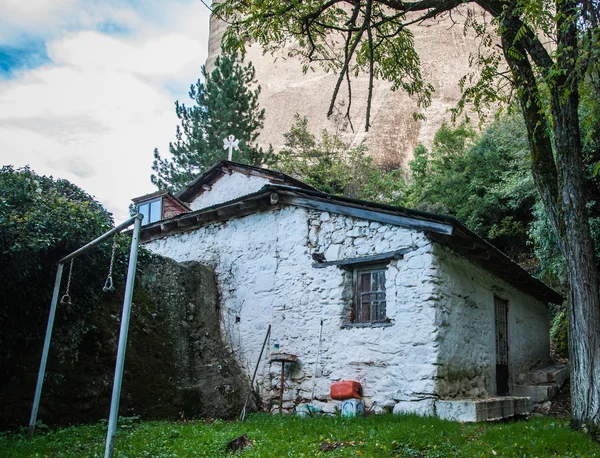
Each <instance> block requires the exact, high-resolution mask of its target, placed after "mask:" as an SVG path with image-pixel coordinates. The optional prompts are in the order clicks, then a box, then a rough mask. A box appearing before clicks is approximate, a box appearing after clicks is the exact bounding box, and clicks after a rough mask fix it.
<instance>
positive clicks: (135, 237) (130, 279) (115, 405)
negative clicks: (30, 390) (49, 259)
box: [27, 213, 144, 458]
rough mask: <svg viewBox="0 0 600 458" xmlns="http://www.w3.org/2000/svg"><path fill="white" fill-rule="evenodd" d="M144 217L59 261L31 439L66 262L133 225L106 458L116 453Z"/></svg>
mask: <svg viewBox="0 0 600 458" xmlns="http://www.w3.org/2000/svg"><path fill="white" fill-rule="evenodd" d="M143 218H144V216H143V215H141V214H139V213H138V214H137V215H135V216H133V217H132V218H130V219H128V220H127V221H125V222H124V223H121V224H119V225H118V226H116V227H115V228H113V229H111V230H110V231H107V232H105V233H104V234H102V235H101V236H100V237H97V238H96V239H94V240H92V241H91V242H89V243H88V244H86V245H84V246H82V247H81V248H79V249H78V250H75V251H74V252H72V253H71V254H69V255H67V256H65V257H64V258H62V259H61V260H60V261H58V267H57V269H56V279H55V281H54V291H53V292H52V301H51V303H50V313H49V316H48V325H47V327H46V337H45V339H44V347H43V350H42V358H41V361H40V370H39V373H38V379H37V385H36V388H35V395H34V398H33V407H32V408H31V417H30V420H29V428H28V430H27V438H28V439H30V438H31V437H32V436H33V434H34V432H35V424H36V422H37V414H38V408H39V405H40V398H41V395H42V386H43V384H44V376H45V375H46V363H47V362H48V353H49V350H50V342H51V340H52V329H53V327H54V317H55V315H56V308H57V305H58V296H59V293H60V285H61V280H62V273H63V268H64V265H65V263H67V262H68V261H71V260H72V259H75V258H76V257H78V256H80V255H82V254H84V253H86V252H87V251H89V250H90V249H92V248H93V247H95V246H96V245H98V244H99V243H101V242H102V241H104V240H106V239H107V238H109V237H110V236H111V235H113V234H114V235H115V236H116V235H117V234H119V233H120V232H121V231H123V230H124V229H127V228H128V227H129V226H131V225H132V224H133V225H134V227H133V234H132V238H131V251H130V252H129V265H128V267H127V282H126V284H125V295H124V298H123V314H122V317H121V330H120V333H119V346H118V350H117V362H116V364H115V377H114V382H113V391H112V399H111V404H110V416H109V420H108V432H107V434H106V447H105V450H104V457H105V458H111V457H112V456H113V451H114V437H115V432H116V429H117V418H118V416H119V402H120V398H121V383H122V381H123V367H124V365H125V350H126V348H127V335H128V333H129V317H130V315H131V300H132V298H133V288H134V283H135V271H136V268H137V257H138V247H139V239H140V228H141V226H142V219H143Z"/></svg>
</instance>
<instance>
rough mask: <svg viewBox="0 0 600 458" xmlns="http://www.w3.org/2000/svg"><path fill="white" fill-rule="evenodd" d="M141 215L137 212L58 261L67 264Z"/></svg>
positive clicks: (129, 224)
mask: <svg viewBox="0 0 600 458" xmlns="http://www.w3.org/2000/svg"><path fill="white" fill-rule="evenodd" d="M139 217H140V215H139V214H137V215H135V216H133V217H131V218H129V219H128V220H127V221H125V222H124V223H121V224H119V225H118V226H116V227H115V228H114V229H111V230H110V231H108V232H105V233H104V234H102V235H101V236H100V237H98V238H95V239H94V240H92V241H91V242H90V243H88V244H86V245H84V246H82V247H81V248H79V249H78V250H76V251H73V253H71V254H69V255H67V256H65V257H64V258H62V259H61V260H60V261H58V262H59V263H60V264H65V263H66V262H67V261H70V260H71V259H73V258H76V257H77V256H79V255H80V254H83V253H85V252H86V251H89V250H90V249H91V248H93V247H94V246H96V245H98V244H99V243H100V242H102V241H103V240H106V239H107V238H109V237H110V236H111V235H113V234H115V233H119V232H121V231H122V230H123V229H125V228H127V227H129V226H131V224H132V223H133V222H134V221H135V219H136V218H139Z"/></svg>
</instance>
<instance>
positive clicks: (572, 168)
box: [553, 94, 600, 429]
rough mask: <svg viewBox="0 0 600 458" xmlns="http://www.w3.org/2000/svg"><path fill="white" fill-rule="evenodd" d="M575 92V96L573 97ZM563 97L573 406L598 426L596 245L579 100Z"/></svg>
mask: <svg viewBox="0 0 600 458" xmlns="http://www.w3.org/2000/svg"><path fill="white" fill-rule="evenodd" d="M574 98H576V94H574V95H573V99H574ZM566 99H567V100H562V103H561V105H562V109H561V113H560V115H559V116H555V126H554V129H553V131H554V138H555V145H556V161H557V164H558V170H559V177H558V178H559V182H558V185H559V189H560V196H559V198H560V206H561V207H562V208H561V218H560V219H561V222H562V223H563V225H564V226H563V229H564V231H563V233H564V236H563V254H564V256H565V260H566V264H567V272H568V277H569V344H570V350H569V356H570V363H571V411H572V414H573V420H574V422H575V423H576V424H578V425H588V426H591V427H593V428H594V429H597V428H599V427H600V296H599V294H598V272H597V268H596V259H595V253H594V245H593V241H592V238H591V235H590V228H589V224H588V214H587V209H586V205H585V197H584V193H583V186H584V172H583V169H584V167H583V160H582V155H581V142H580V138H581V137H580V133H579V124H578V122H579V121H578V117H577V108H576V106H577V103H573V101H572V100H569V99H571V97H567V98H566Z"/></svg>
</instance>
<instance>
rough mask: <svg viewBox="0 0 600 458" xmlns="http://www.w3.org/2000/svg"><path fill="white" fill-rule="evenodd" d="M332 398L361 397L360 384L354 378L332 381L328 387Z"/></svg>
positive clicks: (341, 399) (340, 399) (339, 399)
mask: <svg viewBox="0 0 600 458" xmlns="http://www.w3.org/2000/svg"><path fill="white" fill-rule="evenodd" d="M329 394H330V395H331V398H332V399H337V400H338V401H343V400H344V399H352V398H354V399H360V398H361V397H362V386H361V384H360V383H359V382H356V381H354V380H340V381H339V382H333V383H332V384H331V387H330V388H329Z"/></svg>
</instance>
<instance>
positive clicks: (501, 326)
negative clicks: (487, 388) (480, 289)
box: [494, 296, 509, 396]
mask: <svg viewBox="0 0 600 458" xmlns="http://www.w3.org/2000/svg"><path fill="white" fill-rule="evenodd" d="M494 316H495V324H496V393H497V394H498V396H504V395H507V394H508V391H509V389H508V301H505V300H504V299H500V298H499V297H496V296H494Z"/></svg>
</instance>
